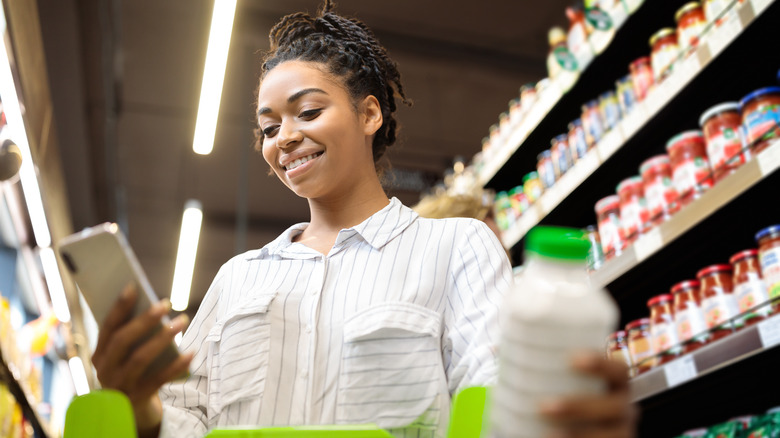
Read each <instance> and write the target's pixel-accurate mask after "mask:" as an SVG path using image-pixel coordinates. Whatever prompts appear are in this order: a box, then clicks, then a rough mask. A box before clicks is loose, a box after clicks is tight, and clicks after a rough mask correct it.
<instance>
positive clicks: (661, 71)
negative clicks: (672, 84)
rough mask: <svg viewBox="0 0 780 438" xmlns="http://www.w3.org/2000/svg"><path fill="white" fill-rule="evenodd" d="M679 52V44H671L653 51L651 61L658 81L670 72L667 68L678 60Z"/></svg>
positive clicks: (654, 75)
mask: <svg viewBox="0 0 780 438" xmlns="http://www.w3.org/2000/svg"><path fill="white" fill-rule="evenodd" d="M678 54H679V52H678V50H677V46H673V45H671V44H668V45H666V46H664V47H663V48H661V49H660V50H657V51H655V52H653V53H652V55H651V56H650V63H651V65H652V66H653V77H655V80H656V81H658V80H660V79H661V78H662V77H664V76H666V75H668V74H669V71H667V69H669V67H671V65H672V64H674V61H676V60H677V55H678Z"/></svg>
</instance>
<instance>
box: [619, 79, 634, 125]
mask: <svg viewBox="0 0 780 438" xmlns="http://www.w3.org/2000/svg"><path fill="white" fill-rule="evenodd" d="M615 89H616V91H617V97H618V103H619V104H620V113H621V114H623V117H625V116H626V114H628V113H629V112H631V110H632V109H633V108H634V105H636V96H635V95H634V83H633V82H632V81H631V75H626V76H623V77H622V78H620V79H618V81H617V82H615Z"/></svg>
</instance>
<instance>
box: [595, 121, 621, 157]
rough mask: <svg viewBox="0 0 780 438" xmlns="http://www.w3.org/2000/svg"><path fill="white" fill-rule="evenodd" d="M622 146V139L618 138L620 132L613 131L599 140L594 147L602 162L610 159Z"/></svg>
mask: <svg viewBox="0 0 780 438" xmlns="http://www.w3.org/2000/svg"><path fill="white" fill-rule="evenodd" d="M621 146H623V138H622V137H621V136H620V132H619V131H618V130H617V129H613V130H611V131H609V132H608V133H607V135H605V136H604V137H602V138H601V140H599V142H598V144H597V145H596V149H598V151H599V156H600V157H601V160H602V161H605V160H606V159H607V158H609V157H611V156H612V154H614V153H615V151H617V150H618V149H620V147H621Z"/></svg>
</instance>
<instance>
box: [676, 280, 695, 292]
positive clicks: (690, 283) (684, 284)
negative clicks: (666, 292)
mask: <svg viewBox="0 0 780 438" xmlns="http://www.w3.org/2000/svg"><path fill="white" fill-rule="evenodd" d="M699 286H701V283H699V280H685V281H681V282H679V283H677V284H675V285H674V286H672V289H671V292H672V294H676V293H680V292H682V291H683V290H685V289H698V288H699Z"/></svg>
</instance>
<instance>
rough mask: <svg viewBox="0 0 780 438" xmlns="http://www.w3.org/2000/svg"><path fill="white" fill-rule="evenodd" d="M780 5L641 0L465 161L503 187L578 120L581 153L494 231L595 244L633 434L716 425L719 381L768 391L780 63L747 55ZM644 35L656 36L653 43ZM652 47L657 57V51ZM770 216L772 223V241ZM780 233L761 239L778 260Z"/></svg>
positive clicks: (739, 392)
mask: <svg viewBox="0 0 780 438" xmlns="http://www.w3.org/2000/svg"><path fill="white" fill-rule="evenodd" d="M779 13H780V8H779V7H778V6H777V4H776V3H775V2H772V1H766V0H765V1H751V0H744V1H730V2H729V1H727V2H718V1H706V2H701V3H700V4H699V3H694V4H687V3H686V2H684V1H680V2H670V3H669V4H668V5H667V4H666V3H658V4H654V5H653V7H652V8H647V7H646V6H643V7H641V8H639V9H638V12H635V14H637V15H635V16H630V17H629V18H628V19H627V21H626V22H625V24H624V26H630V28H629V27H626V28H624V29H618V31H617V33H616V35H615V38H614V40H613V41H612V43H611V45H610V46H609V47H608V48H607V49H606V50H605V51H604V52H603V54H599V55H596V57H595V58H594V59H593V61H592V62H591V64H590V66H589V67H588V69H585V70H583V71H581V72H580V75H579V78H578V81H577V83H576V84H575V85H574V86H573V87H571V89H569V90H568V91H567V92H564V93H562V94H557V93H549V94H548V93H545V92H543V93H541V94H539V96H538V97H539V98H538V100H537V101H536V102H535V106H534V107H532V108H531V110H530V111H528V112H527V113H526V118H525V119H524V120H523V121H521V123H520V124H519V125H517V126H515V128H514V130H513V131H512V132H511V133H510V134H509V135H508V137H507V141H506V142H505V143H502V144H498V145H495V144H494V145H491V148H492V150H490V151H488V153H486V154H485V153H483V154H482V155H480V156H477V157H475V159H474V161H473V162H472V166H474V168H475V172H476V174H477V179H478V182H479V183H480V184H481V185H483V186H485V187H489V188H496V189H499V188H502V187H508V186H511V185H512V184H513V183H516V182H517V180H518V175H522V174H523V173H524V172H527V171H528V170H531V169H532V168H533V166H534V164H537V163H538V162H540V161H541V160H537V156H538V157H542V155H540V153H541V152H542V151H543V150H544V149H543V148H544V147H545V146H547V145H549V143H548V142H549V140H548V139H550V138H555V137H556V136H557V135H559V133H561V132H567V131H565V130H564V129H565V127H564V124H563V122H564V121H565V120H572V119H576V118H578V117H579V118H580V120H581V121H580V123H581V124H582V126H583V130H584V131H585V136H586V142H585V144H586V145H587V152H586V154H585V155H583V156H579V157H575V156H574V155H572V158H573V166H571V167H570V168H569V169H568V170H567V171H566V172H565V173H563V174H558V175H556V177H557V178H556V180H555V182H554V183H553V184H552V185H550V184H547V185H545V189H544V192H543V193H542V194H541V196H540V197H539V198H538V199H537V200H536V201H535V202H534V203H532V204H531V205H530V206H529V208H528V209H526V210H525V212H524V213H523V214H521V215H520V216H516V217H515V222H514V223H513V224H507V228H506V229H505V230H504V234H503V236H502V241H503V242H504V244H505V245H506V246H507V247H509V248H512V249H513V251H514V253H515V256H516V255H517V254H518V252H517V251H518V248H519V247H520V246H521V244H522V243H523V241H524V238H525V235H526V233H527V232H528V230H530V229H531V228H532V227H533V226H535V225H536V224H564V225H566V224H568V225H576V226H580V227H582V228H583V229H585V228H586V227H587V235H588V236H589V240H590V241H591V242H600V247H601V248H600V249H601V251H598V250H594V251H592V254H593V255H592V257H591V259H590V260H589V267H588V269H589V270H590V271H591V278H592V280H593V281H594V282H595V283H596V284H598V285H602V286H606V287H607V288H608V289H609V290H610V291H611V292H612V294H613V296H615V298H616V300H617V301H618V303H619V304H620V307H621V312H622V317H621V323H622V324H623V325H622V326H621V328H622V330H621V331H619V332H615V333H613V334H612V335H611V336H610V337H609V339H608V341H607V345H606V346H605V347H606V348H607V351H608V354H609V355H614V356H615V357H618V358H620V357H623V356H622V353H621V352H622V351H624V350H623V348H625V349H627V350H628V353H629V354H628V357H629V359H632V360H631V364H632V373H633V374H634V377H633V378H632V381H631V386H632V394H635V395H634V397H635V400H637V402H638V403H639V404H640V405H641V407H642V410H643V412H642V415H643V420H642V427H640V433H639V435H640V436H643V437H644V436H648V437H650V436H652V437H663V436H668V437H671V436H676V435H680V432H681V431H684V430H693V429H695V428H697V427H701V426H703V425H707V424H722V423H723V422H725V421H727V420H728V419H729V418H731V417H733V415H734V414H736V413H739V412H734V411H735V409H734V407H733V406H732V407H731V408H729V407H728V406H723V405H719V404H717V402H716V400H718V395H717V394H719V393H725V394H729V396H731V394H734V396H735V397H740V398H739V400H740V401H741V402H742V401H743V400H746V398H749V399H750V400H749V401H745V405H747V406H751V408H750V410H753V411H754V412H760V411H761V408H762V407H763V409H766V408H768V407H770V406H773V405H777V404H778V399H777V398H776V396H772V395H771V394H763V393H762V394H760V395H755V394H756V390H757V388H759V387H760V386H761V379H759V378H757V377H758V376H760V375H761V374H762V373H766V372H769V371H768V369H769V368H768V367H771V365H769V364H768V362H769V363H771V362H772V360H776V359H777V358H778V356H780V353H778V349H777V348H776V345H778V344H780V340H778V339H777V337H776V335H772V333H777V332H776V330H777V329H776V327H778V325H780V315H777V314H775V313H773V309H772V304H774V307H775V308H777V307H778V304H780V300H775V301H773V302H770V301H768V300H770V299H771V298H772V296H771V295H770V293H769V292H768V289H767V288H766V287H763V286H766V285H768V284H769V280H768V279H767V278H768V275H767V273H768V272H769V271H767V272H764V270H763V269H762V268H763V259H761V257H760V255H759V254H760V253H761V248H760V243H759V242H758V241H756V240H754V239H753V236H754V235H755V234H756V232H757V231H761V230H763V229H764V228H767V227H768V226H769V225H770V224H772V223H773V222H777V216H776V214H774V215H772V213H771V212H772V211H774V210H775V209H772V208H771V204H769V203H771V202H772V201H770V199H774V196H775V195H774V192H775V190H774V189H773V187H776V185H777V183H778V179H777V175H778V174H779V173H778V172H777V169H778V167H780V161H778V156H779V154H780V144H778V143H780V142H775V141H774V139H775V138H776V137H777V136H778V135H777V134H778V132H780V123H779V122H778V120H779V119H778V118H777V116H776V114H775V112H774V111H775V109H776V108H777V106H776V102H775V101H774V100H773V99H774V98H775V96H776V92H777V90H773V88H777V87H773V86H772V84H773V82H774V81H775V80H776V78H777V74H778V68H780V64H777V61H776V60H769V59H765V58H761V60H760V61H757V59H756V58H757V56H755V54H756V53H757V52H756V48H757V47H760V46H761V45H762V44H764V41H766V39H767V38H772V35H773V31H772V29H773V25H772V23H774V22H776V20H777V19H778V18H780V17H778V15H779ZM634 17H636V19H635V18H634ZM639 17H642V18H641V19H640V18H639ZM674 25H676V26H675V27H674V28H673V27H672V26H674ZM663 28H669V30H666V31H664V32H661V33H659V34H658V35H657V36H656V35H655V34H656V33H657V32H658V30H659V29H663ZM654 36H656V37H655V38H654V39H653V43H655V44H654V45H655V46H656V47H652V46H653V44H651V45H650V46H648V41H649V39H650V37H654ZM664 38H666V40H664ZM674 40H677V41H676V46H677V49H676V52H674V53H673V50H670V48H669V47H672V48H673V47H674V46H673V45H671V44H669V43H671V42H673V41H674ZM654 48H655V49H656V50H655V51H654V50H653V49H654ZM664 50H666V51H667V52H664ZM664 53H666V55H667V56H668V60H667V61H664V60H663V56H664ZM654 54H655V55H656V59H657V60H658V61H656V63H658V64H666V65H667V66H666V67H658V66H657V65H654V64H653V60H652V59H653V55H654ZM659 55H660V56H659ZM747 63H750V65H751V68H750V69H745V68H744V66H745V65H747ZM616 66H617V67H616ZM622 66H625V70H623V67H622ZM654 67H655V69H654ZM621 70H622V71H621ZM626 73H628V75H626ZM609 77H612V78H619V79H617V80H614V79H613V80H612V81H608V80H607V79H608V78H609ZM553 83H554V80H553ZM613 87H614V88H613ZM627 90H630V92H627ZM548 91H549V90H548ZM610 91H611V92H613V93H614V94H615V96H616V100H617V102H618V108H619V109H620V113H619V114H620V116H619V117H620V119H619V121H618V122H617V124H616V125H615V126H612V127H610V126H609V122H607V119H606V117H605V112H604V111H603V110H602V111H599V112H597V111H596V110H595V105H594V103H595V102H594V99H596V102H601V100H602V96H603V97H604V100H607V97H606V96H605V94H606V93H608V92H610ZM756 101H757V102H756ZM600 107H601V105H600ZM606 107H607V106H603V107H602V108H606ZM596 115H598V116H599V117H596ZM762 123H765V124H763V125H762ZM572 127H573V123H571V124H568V125H567V126H566V128H568V132H569V137H570V138H571V136H572V134H571V132H572ZM599 128H601V130H600V129H599ZM751 129H752V132H753V133H754V134H753V135H752V136H751V135H749V133H750V132H751ZM570 142H571V140H570ZM495 146H498V147H497V148H496V147H495ZM571 148H572V146H571V145H570V149H571ZM637 174H638V177H637V176H636V175H637ZM632 175H633V176H632ZM640 180H641V185H640V184H639V181H640ZM618 186H619V187H618ZM621 195H622V196H621ZM621 201H622V204H623V205H621ZM637 206H639V207H637ZM621 207H624V208H622V209H621ZM594 213H595V214H594ZM589 214H590V216H589ZM637 216H640V217H641V219H639V220H637V219H636V217H637ZM593 224H595V225H593ZM778 230H780V228H778V229H777V230H775V231H774V234H772V233H768V234H767V235H773V236H774V238H775V239H776V238H777V236H780V231H778ZM762 236H763V235H762ZM766 239H767V240H765V242H767V241H769V240H771V238H766ZM777 242H778V241H777V240H776V241H774V243H772V244H766V246H765V248H766V249H765V250H766V251H767V253H768V256H767V259H766V260H767V261H768V262H769V263H771V264H772V266H777V264H776V263H777V261H778V260H780V257H775V254H774V253H773V250H772V248H775V247H780V244H777ZM753 245H755V246H756V248H757V249H754V250H749V248H750V247H751V246H753ZM775 245H776V246H775ZM746 248H748V249H746ZM599 255H600V256H601V257H603V259H600V257H599ZM517 259H518V260H521V259H520V258H519V257H517ZM757 268H758V269H757ZM770 269H771V268H770ZM697 274H699V276H698V277H699V278H697ZM654 297H657V298H658V299H655V298H654ZM650 300H654V301H652V304H651V305H650V306H649V307H648V301H650ZM663 315H666V319H664V318H663V317H662V316H663ZM669 315H671V325H669ZM653 317H655V318H656V320H657V321H658V322H657V323H656V329H655V331H656V333H659V336H661V335H660V333H664V335H663V336H661V337H662V338H663V339H666V340H668V339H670V336H672V335H669V333H673V336H674V337H675V338H676V341H677V342H676V343H673V344H674V345H672V346H670V347H669V348H667V349H666V350H664V351H656V350H655V347H654V346H657V345H666V344H664V342H668V341H662V340H660V339H659V340H657V339H655V337H654V336H653V325H652V324H651V320H652V319H653ZM662 322H666V324H667V325H663V324H662ZM708 324H709V325H708ZM669 326H671V331H669V330H668V329H667V327H669ZM621 332H625V333H621ZM623 344H625V345H623ZM648 355H649V356H648ZM637 357H638V359H637ZM758 357H766V358H767V359H766V360H762V359H757V358H758ZM767 361H768V362H767ZM732 370H734V371H732ZM736 370H740V371H736ZM746 370H749V371H746ZM735 373H740V374H739V375H740V376H742V375H744V376H745V379H735V378H734V376H735ZM741 373H746V374H741ZM737 382H739V383H737ZM716 388H717V389H716ZM759 392H760V391H759ZM772 403H773V404H772ZM699 405H701V406H702V409H699V410H696V412H694V413H689V412H688V409H689V408H688V407H689V406H699ZM683 412H685V413H684V414H683ZM713 436H714V435H713Z"/></svg>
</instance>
